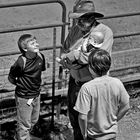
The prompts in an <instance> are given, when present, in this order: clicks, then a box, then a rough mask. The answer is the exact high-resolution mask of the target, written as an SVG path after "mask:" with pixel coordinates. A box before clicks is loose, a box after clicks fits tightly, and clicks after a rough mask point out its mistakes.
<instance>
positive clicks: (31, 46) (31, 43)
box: [26, 39, 39, 53]
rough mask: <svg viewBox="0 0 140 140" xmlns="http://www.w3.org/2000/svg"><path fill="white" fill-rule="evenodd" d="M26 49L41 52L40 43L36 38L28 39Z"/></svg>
mask: <svg viewBox="0 0 140 140" xmlns="http://www.w3.org/2000/svg"><path fill="white" fill-rule="evenodd" d="M26 51H30V52H34V53H36V52H39V44H38V43H37V40H36V39H32V40H29V41H27V46H26Z"/></svg>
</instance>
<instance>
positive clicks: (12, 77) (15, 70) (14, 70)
mask: <svg viewBox="0 0 140 140" xmlns="http://www.w3.org/2000/svg"><path fill="white" fill-rule="evenodd" d="M20 74H21V67H20V65H19V59H18V60H17V61H16V62H15V63H14V64H13V65H12V66H11V68H10V71H9V74H8V80H9V82H11V83H12V84H14V85H16V82H17V77H18V76H19V75H20Z"/></svg>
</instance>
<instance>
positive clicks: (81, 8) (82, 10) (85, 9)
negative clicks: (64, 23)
mask: <svg viewBox="0 0 140 140" xmlns="http://www.w3.org/2000/svg"><path fill="white" fill-rule="evenodd" d="M87 13H89V14H91V15H93V16H94V17H98V18H99V17H104V15H103V14H101V13H98V12H95V6H94V3H93V1H91V0H81V1H79V2H77V3H76V5H75V6H74V9H73V12H71V13H70V14H69V17H70V18H79V17H80V16H82V15H84V14H87Z"/></svg>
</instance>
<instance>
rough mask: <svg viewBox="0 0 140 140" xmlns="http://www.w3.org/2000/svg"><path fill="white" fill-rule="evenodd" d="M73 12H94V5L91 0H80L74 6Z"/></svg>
mask: <svg viewBox="0 0 140 140" xmlns="http://www.w3.org/2000/svg"><path fill="white" fill-rule="evenodd" d="M74 12H77V13H82V12H95V6H94V3H93V2H92V1H81V2H79V3H78V5H77V6H76V7H75V10H74Z"/></svg>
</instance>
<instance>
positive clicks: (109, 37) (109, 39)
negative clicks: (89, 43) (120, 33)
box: [101, 27, 113, 55]
mask: <svg viewBox="0 0 140 140" xmlns="http://www.w3.org/2000/svg"><path fill="white" fill-rule="evenodd" d="M112 45H113V32H112V30H111V29H110V28H109V27H108V28H107V29H106V31H105V37H104V42H103V44H102V46H101V49H103V50H106V51H107V52H108V53H109V54H110V55H111V52H112Z"/></svg>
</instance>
